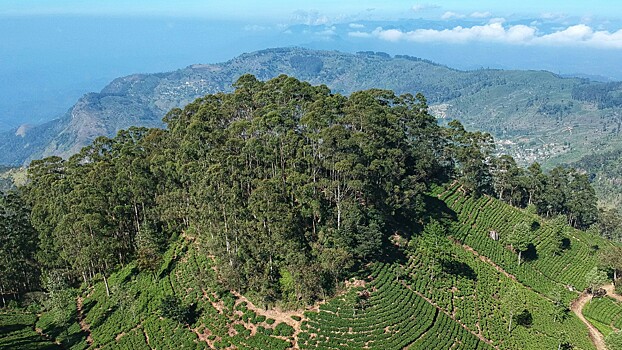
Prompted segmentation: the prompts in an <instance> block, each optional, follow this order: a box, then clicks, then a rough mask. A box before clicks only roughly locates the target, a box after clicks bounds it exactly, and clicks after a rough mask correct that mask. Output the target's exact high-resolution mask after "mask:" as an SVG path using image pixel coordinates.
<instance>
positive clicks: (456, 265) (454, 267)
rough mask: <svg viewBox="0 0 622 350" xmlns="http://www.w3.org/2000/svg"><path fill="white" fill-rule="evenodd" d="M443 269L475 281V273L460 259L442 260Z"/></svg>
mask: <svg viewBox="0 0 622 350" xmlns="http://www.w3.org/2000/svg"><path fill="white" fill-rule="evenodd" d="M441 265H442V267H443V271H444V272H445V273H447V274H450V275H453V276H456V277H463V278H466V279H469V280H471V281H477V273H476V272H475V270H473V268H472V267H471V266H469V265H468V264H465V263H463V262H461V261H453V260H444V261H442V262H441Z"/></svg>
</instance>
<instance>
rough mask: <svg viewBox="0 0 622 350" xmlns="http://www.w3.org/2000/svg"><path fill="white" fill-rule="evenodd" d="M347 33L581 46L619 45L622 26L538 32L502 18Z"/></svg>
mask: <svg viewBox="0 0 622 350" xmlns="http://www.w3.org/2000/svg"><path fill="white" fill-rule="evenodd" d="M348 35H349V36H351V37H357V38H372V37H374V38H378V39H381V40H385V41H390V42H398V41H411V42H447V43H468V42H489V43H504V44H511V45H540V46H584V47H594V48H610V49H622V29H620V30H618V31H616V32H609V31H605V30H601V31H595V30H594V29H593V28H591V27H590V26H587V25H585V24H578V25H574V26H570V27H566V28H562V29H559V30H557V31H555V32H553V33H548V34H540V33H539V31H538V28H537V27H535V26H527V25H523V24H518V25H509V26H505V25H504V20H503V19H494V20H491V21H490V22H489V23H488V24H485V25H478V26H472V27H462V26H457V27H454V28H450V29H443V30H436V29H415V30H412V31H406V32H405V31H401V30H399V29H383V28H382V27H378V28H376V29H374V30H373V31H371V32H362V31H356V32H350V33H348Z"/></svg>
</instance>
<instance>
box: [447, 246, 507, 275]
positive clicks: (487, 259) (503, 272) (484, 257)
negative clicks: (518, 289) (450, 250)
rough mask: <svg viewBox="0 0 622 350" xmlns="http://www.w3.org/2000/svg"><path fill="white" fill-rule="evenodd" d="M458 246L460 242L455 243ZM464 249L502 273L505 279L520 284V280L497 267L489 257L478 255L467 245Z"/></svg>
mask: <svg viewBox="0 0 622 350" xmlns="http://www.w3.org/2000/svg"><path fill="white" fill-rule="evenodd" d="M455 243H456V244H460V243H459V242H455ZM461 245H462V248H464V250H466V251H467V252H470V253H471V254H473V255H475V256H476V257H478V258H479V260H481V261H483V262H485V263H487V264H488V265H490V266H492V267H494V268H495V270H497V271H498V272H500V273H502V274H503V275H504V276H505V277H507V278H509V279H511V280H513V281H514V282H518V280H517V279H516V276H514V275H512V274H511V273H508V272H507V271H505V270H504V269H503V268H502V267H501V266H499V265H497V264H496V263H495V262H494V261H492V260H490V259H489V258H488V257H486V256H484V255H481V254H480V253H478V252H477V251H476V250H475V249H473V248H471V247H470V246H468V245H466V244H461Z"/></svg>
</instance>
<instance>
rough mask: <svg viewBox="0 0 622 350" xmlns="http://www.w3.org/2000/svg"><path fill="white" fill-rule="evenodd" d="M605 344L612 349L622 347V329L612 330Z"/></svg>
mask: <svg viewBox="0 0 622 350" xmlns="http://www.w3.org/2000/svg"><path fill="white" fill-rule="evenodd" d="M605 344H606V345H607V348H608V349H610V350H616V349H622V331H616V332H612V333H611V334H609V335H608V336H607V337H606V338H605Z"/></svg>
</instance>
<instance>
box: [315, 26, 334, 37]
mask: <svg viewBox="0 0 622 350" xmlns="http://www.w3.org/2000/svg"><path fill="white" fill-rule="evenodd" d="M336 30H337V28H336V27H335V26H330V27H326V28H324V30H321V31H319V32H315V34H316V35H319V36H334V35H336V34H337V32H336Z"/></svg>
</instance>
